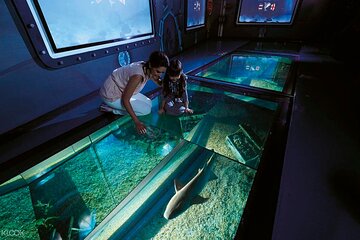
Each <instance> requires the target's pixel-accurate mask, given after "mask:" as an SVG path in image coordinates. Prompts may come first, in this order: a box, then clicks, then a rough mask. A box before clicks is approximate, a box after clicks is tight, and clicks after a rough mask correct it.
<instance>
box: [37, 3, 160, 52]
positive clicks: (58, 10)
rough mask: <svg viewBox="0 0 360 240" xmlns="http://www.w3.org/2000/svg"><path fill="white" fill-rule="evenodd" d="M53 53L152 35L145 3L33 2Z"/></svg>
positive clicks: (148, 11) (150, 18) (150, 17)
mask: <svg viewBox="0 0 360 240" xmlns="http://www.w3.org/2000/svg"><path fill="white" fill-rule="evenodd" d="M35 6H36V9H37V11H38V13H39V14H40V17H41V20H42V23H43V25H44V28H45V30H46V33H47V35H48V37H49V40H50V42H51V45H52V47H53V50H54V52H61V51H66V50H68V49H76V48H81V47H84V46H91V45H98V44H104V43H109V42H114V41H116V42H117V41H122V40H127V39H134V38H138V37H142V36H146V35H151V34H153V26H152V16H151V15H152V14H151V5H150V2H149V0H138V1H127V0H117V1H116V0H77V1H70V0H63V1H48V0H36V1H35Z"/></svg>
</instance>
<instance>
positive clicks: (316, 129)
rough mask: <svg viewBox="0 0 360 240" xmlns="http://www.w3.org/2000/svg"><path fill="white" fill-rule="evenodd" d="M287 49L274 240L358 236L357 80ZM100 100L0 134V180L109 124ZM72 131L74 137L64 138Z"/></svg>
mask: <svg viewBox="0 0 360 240" xmlns="http://www.w3.org/2000/svg"><path fill="white" fill-rule="evenodd" d="M244 43H245V42H235V41H227V42H207V43H206V44H201V46H200V47H198V48H193V49H188V50H186V51H185V52H184V53H183V54H181V55H180V56H179V58H180V59H181V60H182V61H183V62H184V66H185V72H189V71H191V70H193V69H195V68H197V67H200V66H202V65H204V64H206V63H208V62H210V61H212V60H214V59H216V58H218V57H220V56H222V55H223V54H225V53H227V52H230V51H232V50H234V49H236V48H237V47H240V46H242V45H244ZM288 46H289V45H288ZM279 48H280V49H279ZM262 50H264V49H262ZM273 50H274V51H278V52H279V51H280V52H282V53H284V52H286V48H282V47H281V46H277V48H275V49H273ZM289 51H290V53H291V54H298V55H299V69H298V74H297V81H296V82H297V85H296V90H295V97H294V106H293V110H292V117H291V122H290V127H289V134H288V141H287V147H286V152H285V159H284V165H283V171H282V176H281V185H280V190H279V198H278V204H277V209H276V217H275V220H274V227H273V234H272V236H273V239H276V240H289V239H291V240H294V239H306V240H309V239H326V240H328V239H360V207H359V204H358V203H359V202H360V174H359V173H360V166H359V165H360V161H359V160H360V148H359V146H360V144H359V143H360V138H359V133H360V131H359V130H360V129H359V128H360V124H359V122H360V121H359V117H357V116H355V115H356V111H357V110H358V109H360V108H359V100H358V99H357V97H356V95H355V93H356V90H357V89H358V88H359V86H360V84H359V83H358V80H359V75H355V74H353V73H351V71H352V69H347V67H346V64H342V63H339V62H336V61H334V60H333V59H332V58H331V57H329V56H328V55H327V54H326V52H322V51H320V50H319V48H316V47H308V46H302V47H301V48H299V49H294V48H292V47H290V48H289ZM199 56H201V59H202V60H201V61H198V59H199ZM99 103H100V99H99V97H98V96H97V94H96V93H93V94H90V95H89V96H85V97H84V99H82V101H80V102H77V103H75V102H74V103H72V104H70V105H69V106H65V107H64V108H61V109H57V110H55V111H54V112H52V113H50V114H49V115H47V116H44V117H41V118H39V119H36V120H35V121H34V122H32V123H29V124H27V125H25V126H22V127H20V128H17V129H15V130H13V131H11V132H9V133H6V134H3V135H2V136H0V141H1V147H0V151H1V153H2V154H1V159H0V160H1V161H0V171H1V174H0V176H1V179H0V180H1V182H3V181H4V180H6V179H9V178H10V177H12V176H14V175H16V174H18V173H20V172H21V171H23V170H24V169H26V168H28V167H29V166H31V165H33V164H35V163H37V162H39V161H41V159H44V158H46V156H48V155H51V154H54V153H55V152H56V149H58V148H61V147H63V148H65V147H66V146H67V145H70V143H69V142H71V141H73V142H75V141H77V140H79V139H81V138H82V136H86V135H87V134H88V132H89V131H93V130H96V129H99V128H101V127H102V126H104V125H106V124H108V123H109V122H111V121H112V120H114V117H113V116H109V115H106V114H103V113H100V112H98V110H97V108H98V105H99ZM79 127H81V129H80V130H79V131H80V134H79V136H78V138H79V139H74V138H71V137H70V135H69V134H67V132H68V131H73V130H74V129H76V128H79ZM46 145H52V146H54V145H56V147H53V148H51V149H50V150H49V149H48V150H46V151H45V150H44V146H46ZM37 156H39V157H37ZM40 156H42V158H41V157H40ZM44 156H45V157H44ZM264 201H266V199H264ZM249 239H251V238H249Z"/></svg>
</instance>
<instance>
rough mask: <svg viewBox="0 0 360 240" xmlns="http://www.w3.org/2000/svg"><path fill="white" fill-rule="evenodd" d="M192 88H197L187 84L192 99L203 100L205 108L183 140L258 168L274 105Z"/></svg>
mask: <svg viewBox="0 0 360 240" xmlns="http://www.w3.org/2000/svg"><path fill="white" fill-rule="evenodd" d="M193 88H194V89H197V88H198V87H197V86H196V85H189V90H190V91H189V92H191V93H192V94H191V99H192V101H193V102H197V103H202V104H203V106H204V105H205V106H206V108H207V109H208V111H207V113H206V114H205V115H204V116H203V117H202V119H201V121H199V122H198V124H197V125H196V126H195V127H194V128H193V129H192V130H191V131H190V133H189V134H188V135H187V136H186V139H187V140H189V141H191V142H194V143H196V144H199V145H200V146H203V147H206V148H207V149H214V151H215V152H217V153H220V154H222V155H224V156H226V157H228V158H231V159H234V160H237V161H240V162H242V163H244V164H246V165H248V166H251V167H254V168H257V166H258V164H259V162H260V158H261V154H262V150H263V146H264V144H265V142H266V140H267V137H268V133H269V131H270V127H271V124H272V122H273V119H274V114H275V110H276V109H277V104H276V103H273V102H269V101H265V100H260V99H256V98H252V97H247V96H241V95H237V94H230V93H226V92H222V93H217V91H212V89H207V88H204V87H203V88H201V89H199V90H201V91H199V90H197V91H194V92H193V91H192V90H191V89H193ZM210 92H212V93H211V94H210ZM195 106H196V105H195ZM194 109H196V107H194Z"/></svg>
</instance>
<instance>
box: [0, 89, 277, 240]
mask: <svg viewBox="0 0 360 240" xmlns="http://www.w3.org/2000/svg"><path fill="white" fill-rule="evenodd" d="M188 90H189V99H190V107H191V108H193V109H194V114H193V115H183V116H180V117H172V116H167V115H161V116H159V115H158V114H157V108H158V102H159V99H158V98H155V99H154V100H153V105H154V109H153V111H152V114H150V115H148V116H144V117H141V120H142V121H144V122H145V123H146V124H147V126H148V132H147V134H146V135H144V136H141V135H138V134H137V133H136V132H135V128H134V124H133V122H132V121H131V120H130V117H128V116H125V117H121V118H120V119H118V120H116V121H115V122H113V123H111V124H110V125H108V126H106V127H104V128H102V129H100V130H98V131H96V132H94V133H93V134H91V135H90V136H88V137H86V138H84V139H82V140H81V141H79V142H77V143H75V144H73V145H72V146H70V147H68V148H66V149H64V150H62V151H60V152H59V153H58V154H55V155H54V156H53V157H50V158H49V159H47V160H45V161H43V162H41V163H40V164H38V165H36V166H34V167H33V168H31V169H29V170H27V171H25V172H23V173H22V174H21V175H19V176H17V177H16V178H14V179H11V180H10V181H8V182H6V183H4V184H2V185H0V207H1V209H2V211H1V213H0V222H1V225H2V229H4V231H3V232H2V233H4V234H15V233H16V234H18V235H20V234H22V235H23V236H26V238H29V239H57V238H59V237H61V238H62V239H84V238H90V237H95V238H96V237H99V238H98V239H108V238H110V237H112V236H113V237H114V236H117V237H120V239H144V238H145V239H147V238H153V239H175V238H176V239H189V238H192V239H207V238H209V237H210V236H209V235H207V234H209V233H210V232H211V236H216V238H218V239H230V238H233V237H234V236H235V234H236V231H237V227H238V226H239V223H240V220H241V216H242V212H243V210H244V207H245V205H246V201H247V198H248V195H249V192H250V189H251V187H252V182H253V179H254V176H255V174H256V168H257V166H258V164H259V161H260V158H261V154H262V150H263V146H264V143H265V142H266V139H267V136H268V134H269V131H270V126H271V124H272V122H273V120H274V112H275V110H276V109H277V107H278V105H277V103H273V102H269V101H264V100H260V99H255V98H251V97H246V96H242V95H237V94H233V93H229V92H224V91H219V90H215V89H211V88H206V87H201V86H199V85H193V84H189V86H188ZM209 159H212V160H211V161H209ZM208 161H209V164H207V162H208ZM210 163H211V164H210ZM199 169H203V170H202V171H199ZM199 172H203V173H204V174H200V176H201V177H199V178H196V177H195V176H197V174H198V173H199ZM175 179H178V180H179V181H178V183H179V182H183V185H184V186H185V187H186V186H188V184H187V183H189V182H190V180H191V179H201V180H199V181H198V182H197V183H198V184H197V185H195V186H193V188H191V194H190V196H191V198H190V199H188V200H189V201H186V202H187V205H186V206H185V207H184V208H182V209H180V210H179V211H178V212H175V213H174V214H175V215H174V216H173V217H171V219H170V220H167V219H166V218H164V216H163V215H164V211H165V208H166V206H167V203H168V202H169V200H170V199H171V198H172V196H173V195H174V194H175V190H174V180H175ZM177 186H178V189H180V187H179V186H180V184H177ZM185 187H184V189H185ZM179 191H180V190H179ZM13 202H16V206H17V207H16V209H14V207H13V206H14V205H13ZM190 222H193V223H194V224H189V223H190ZM199 222H201V223H202V224H198V223H199ZM184 223H186V227H182V228H178V226H179V224H182V225H183V224H184ZM204 229H206V231H204ZM89 234H90V235H89ZM170 235H171V236H170ZM174 236H176V237H175V238H174Z"/></svg>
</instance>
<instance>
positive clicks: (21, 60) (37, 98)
mask: <svg viewBox="0 0 360 240" xmlns="http://www.w3.org/2000/svg"><path fill="white" fill-rule="evenodd" d="M181 2H182V1H162V0H161V1H154V2H153V5H154V13H155V16H154V18H155V31H156V36H157V37H158V40H157V41H156V42H155V43H153V44H150V45H147V46H145V47H140V48H135V49H132V50H129V51H128V52H129V55H130V57H131V61H137V60H147V58H148V56H149V54H150V53H151V52H152V51H154V50H159V49H160V48H161V41H160V39H162V40H163V42H166V43H167V46H168V47H167V48H165V49H164V50H165V51H166V52H167V53H168V54H169V55H170V56H173V55H175V54H177V53H179V52H180V51H181V49H182V47H183V45H184V44H185V47H191V46H192V45H194V44H195V41H194V34H195V32H192V33H188V34H187V38H188V39H187V40H186V42H185V43H183V42H182V39H180V37H181V34H180V32H179V31H180V30H181V29H182V28H183V25H184V21H183V11H184V4H183V3H181ZM169 13H170V14H171V16H173V17H174V20H173V21H176V23H175V24H176V25H177V26H178V28H179V31H173V32H169V30H168V29H165V30H166V31H165V33H163V32H162V33H161V34H162V35H161V36H159V33H160V31H159V25H160V21H161V19H162V18H163V16H164V15H166V14H169ZM19 22H20V20H19V19H18V18H17V17H16V14H15V10H14V8H13V5H12V3H11V1H10V0H5V1H1V2H0V23H1V31H0V38H1V41H0V52H1V61H0V96H1V101H0V116H1V120H0V121H1V122H0V123H1V124H0V134H2V133H5V132H7V131H9V130H12V129H14V128H16V127H18V126H21V125H23V124H25V123H28V122H30V121H32V120H34V119H36V118H37V117H40V116H42V115H44V114H46V113H48V112H51V111H53V110H55V109H57V108H59V107H62V106H64V105H66V104H68V103H70V102H72V101H76V100H77V99H79V98H81V97H83V96H86V95H87V94H90V93H92V92H94V91H97V90H98V89H99V88H100V86H101V84H102V83H103V81H104V79H105V78H106V77H107V76H108V74H110V73H111V72H112V70H113V69H115V68H117V67H119V66H120V65H119V61H118V54H112V55H109V56H107V57H102V58H99V59H96V60H92V61H87V62H84V63H81V64H76V65H73V66H69V67H65V68H61V69H55V70H49V69H45V68H43V67H41V66H40V65H39V64H37V60H36V58H33V57H32V54H31V51H30V50H29V49H31V46H29V48H28V47H27V44H28V45H29V43H27V42H26V41H25V40H24V39H26V38H23V37H22V34H23V32H24V31H23V29H22V25H21V24H19ZM162 31H164V29H163V30H162ZM197 32H200V33H198V34H197V36H196V37H197V38H199V36H200V37H201V36H202V39H204V36H205V31H204V29H200V30H199V31H197ZM159 37H160V38H159ZM174 41H176V42H174ZM169 42H171V43H172V45H169ZM170 48H171V49H170ZM154 88H155V85H154V84H152V83H151V84H148V85H147V86H146V87H145V89H144V91H149V90H151V89H154Z"/></svg>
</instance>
